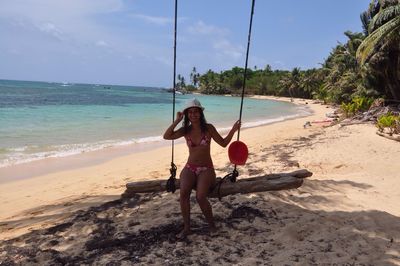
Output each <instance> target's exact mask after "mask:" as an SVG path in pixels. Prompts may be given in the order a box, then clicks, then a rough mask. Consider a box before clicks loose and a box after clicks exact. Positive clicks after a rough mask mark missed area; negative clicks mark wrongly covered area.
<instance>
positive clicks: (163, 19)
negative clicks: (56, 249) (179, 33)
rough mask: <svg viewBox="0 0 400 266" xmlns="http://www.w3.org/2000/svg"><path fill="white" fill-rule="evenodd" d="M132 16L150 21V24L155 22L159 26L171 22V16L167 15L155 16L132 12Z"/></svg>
mask: <svg viewBox="0 0 400 266" xmlns="http://www.w3.org/2000/svg"><path fill="white" fill-rule="evenodd" d="M132 17H134V18H138V19H141V20H143V21H145V22H148V23H151V24H156V25H159V26H164V25H168V24H171V23H173V20H172V19H171V18H167V17H155V16H148V15H142V14H134V15H132Z"/></svg>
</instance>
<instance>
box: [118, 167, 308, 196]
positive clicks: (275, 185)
mask: <svg viewBox="0 0 400 266" xmlns="http://www.w3.org/2000/svg"><path fill="white" fill-rule="evenodd" d="M310 176H312V173H311V172H310V171H308V170H306V169H300V170H297V171H293V172H289V173H277V174H268V175H263V176H257V177H252V178H243V179H239V180H238V181H237V182H235V183H232V182H224V183H222V185H221V188H220V191H219V193H218V189H216V188H214V189H213V190H212V191H211V192H210V194H209V195H208V197H209V198H218V197H219V196H221V197H224V196H227V195H233V194H237V193H241V194H246V193H252V192H262V191H276V190H285V189H292V188H298V187H300V186H301V185H302V184H303V179H304V178H306V177H310ZM219 180H221V178H217V182H216V183H217V184H218V182H219ZM166 183H167V180H149V181H140V182H131V183H127V184H126V190H125V192H124V193H123V194H122V195H121V197H122V198H130V197H133V196H135V195H136V194H137V193H149V192H162V191H166ZM175 186H176V188H177V189H178V188H179V179H176V181H175ZM218 194H220V195H218Z"/></svg>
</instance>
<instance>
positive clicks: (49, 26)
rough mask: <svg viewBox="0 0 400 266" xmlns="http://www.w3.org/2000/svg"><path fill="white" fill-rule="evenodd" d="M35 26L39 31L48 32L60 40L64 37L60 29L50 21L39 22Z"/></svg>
mask: <svg viewBox="0 0 400 266" xmlns="http://www.w3.org/2000/svg"><path fill="white" fill-rule="evenodd" d="M37 28H38V29H39V30H40V31H42V32H44V33H46V34H49V35H51V36H53V37H55V38H56V39H59V40H61V41H62V40H64V39H65V37H64V36H63V32H62V30H60V29H59V28H57V26H55V25H54V24H53V23H50V22H45V23H41V24H39V25H37Z"/></svg>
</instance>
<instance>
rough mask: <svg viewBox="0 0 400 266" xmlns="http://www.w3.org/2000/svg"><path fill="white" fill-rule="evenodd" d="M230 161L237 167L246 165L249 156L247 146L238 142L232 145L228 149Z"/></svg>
mask: <svg viewBox="0 0 400 266" xmlns="http://www.w3.org/2000/svg"><path fill="white" fill-rule="evenodd" d="M228 155H229V160H230V161H231V163H233V164H236V165H244V164H245V163H246V160H247V156H248V155H249V150H248V149H247V146H246V144H244V143H243V142H241V141H239V140H237V141H234V142H232V143H231V145H229V148H228Z"/></svg>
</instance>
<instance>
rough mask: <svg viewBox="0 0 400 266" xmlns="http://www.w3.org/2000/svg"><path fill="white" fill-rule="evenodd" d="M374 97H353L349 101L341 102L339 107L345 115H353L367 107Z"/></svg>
mask: <svg viewBox="0 0 400 266" xmlns="http://www.w3.org/2000/svg"><path fill="white" fill-rule="evenodd" d="M373 102H374V99H372V98H368V97H355V98H353V99H352V101H351V102H350V103H342V105H341V109H342V111H343V112H344V114H345V115H346V116H352V115H355V114H356V113H357V112H362V111H366V110H368V109H369V107H370V106H371V104H372V103H373Z"/></svg>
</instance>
